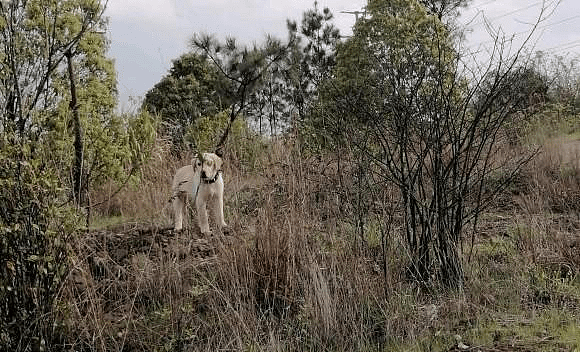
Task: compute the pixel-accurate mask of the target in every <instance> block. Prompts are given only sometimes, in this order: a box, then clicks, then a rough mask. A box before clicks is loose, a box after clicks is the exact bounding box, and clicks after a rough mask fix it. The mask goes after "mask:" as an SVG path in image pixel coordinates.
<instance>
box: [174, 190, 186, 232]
mask: <svg viewBox="0 0 580 352" xmlns="http://www.w3.org/2000/svg"><path fill="white" fill-rule="evenodd" d="M184 213H185V202H184V201H183V196H182V195H181V194H179V193H177V194H175V195H174V196H173V225H174V226H173V228H174V230H175V231H181V228H182V227H183V215H184Z"/></svg>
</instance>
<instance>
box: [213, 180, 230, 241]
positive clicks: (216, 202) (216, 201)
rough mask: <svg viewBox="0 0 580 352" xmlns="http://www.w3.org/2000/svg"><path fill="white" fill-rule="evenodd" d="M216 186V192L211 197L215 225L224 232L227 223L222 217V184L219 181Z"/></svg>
mask: <svg viewBox="0 0 580 352" xmlns="http://www.w3.org/2000/svg"><path fill="white" fill-rule="evenodd" d="M217 186H218V189H217V194H216V196H215V197H214V198H213V213H214V214H215V217H216V223H217V225H218V226H219V227H220V228H221V229H222V230H223V231H224V232H227V228H228V224H226V221H225V219H224V184H223V182H219V183H218V185H217Z"/></svg>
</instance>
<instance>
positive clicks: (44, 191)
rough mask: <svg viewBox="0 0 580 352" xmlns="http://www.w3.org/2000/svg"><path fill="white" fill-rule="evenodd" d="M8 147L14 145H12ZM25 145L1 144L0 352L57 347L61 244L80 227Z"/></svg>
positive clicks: (64, 265) (65, 263)
mask: <svg viewBox="0 0 580 352" xmlns="http://www.w3.org/2000/svg"><path fill="white" fill-rule="evenodd" d="M11 142H14V140H12V141H11ZM30 150H31V148H30V147H29V146H28V145H19V143H9V141H7V138H6V135H5V136H4V138H3V140H1V141H0V188H1V189H2V192H0V350H3V351H25V350H30V349H32V350H42V349H50V346H51V345H54V344H57V343H58V329H55V327H58V324H57V323H56V320H55V316H54V310H53V307H54V303H55V297H56V295H57V293H58V291H59V289H60V287H61V285H62V283H63V280H64V278H65V276H66V274H67V272H68V268H69V260H68V257H67V248H66V243H67V241H68V240H69V239H70V236H71V235H72V234H73V233H74V232H75V229H77V228H78V227H79V225H80V221H79V220H80V217H79V216H77V214H76V212H75V211H74V210H73V209H71V208H69V207H65V206H63V205H62V204H63V203H64V202H63V199H62V196H60V197H59V195H60V194H62V192H61V190H60V189H59V187H58V178H57V177H56V176H55V174H54V173H53V172H51V171H49V170H48V168H47V165H46V161H43V160H42V158H32V157H30V154H31V153H30Z"/></svg>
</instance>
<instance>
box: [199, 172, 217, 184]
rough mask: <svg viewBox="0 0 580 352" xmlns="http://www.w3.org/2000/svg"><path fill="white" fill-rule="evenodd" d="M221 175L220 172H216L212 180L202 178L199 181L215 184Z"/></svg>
mask: <svg viewBox="0 0 580 352" xmlns="http://www.w3.org/2000/svg"><path fill="white" fill-rule="evenodd" d="M221 173H222V170H218V172H216V173H215V176H214V177H213V178H202V179H201V180H202V181H203V183H207V184H212V183H215V182H216V181H217V179H218V177H219V176H220V174H221Z"/></svg>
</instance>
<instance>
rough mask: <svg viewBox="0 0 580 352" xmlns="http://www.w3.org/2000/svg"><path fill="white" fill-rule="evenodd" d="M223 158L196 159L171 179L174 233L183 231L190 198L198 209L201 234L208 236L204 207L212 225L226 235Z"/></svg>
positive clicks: (201, 156) (204, 157) (207, 155)
mask: <svg viewBox="0 0 580 352" xmlns="http://www.w3.org/2000/svg"><path fill="white" fill-rule="evenodd" d="M222 164H223V161H222V158H220V157H219V156H217V155H216V154H214V153H203V154H201V155H197V154H196V155H195V156H194V157H193V160H192V164H191V165H187V166H184V167H182V168H181V169H179V170H177V172H176V173H175V177H173V197H172V200H173V214H174V218H173V220H174V229H175V231H180V230H181V228H182V227H183V216H184V214H186V205H187V200H188V197H190V196H191V197H192V198H193V200H194V201H195V207H196V208H197V217H198V221H199V228H200V230H201V232H202V233H203V234H211V231H210V229H209V223H208V218H207V209H206V206H207V205H208V204H209V206H210V207H211V208H212V209H211V210H212V211H213V215H214V216H215V222H216V224H217V226H218V227H220V228H221V229H222V230H223V231H227V226H228V225H227V224H226V223H225V221H224V180H223V177H222Z"/></svg>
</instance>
